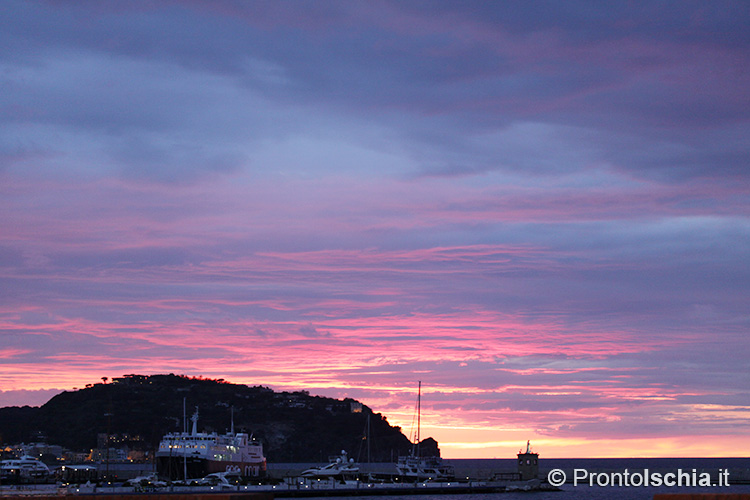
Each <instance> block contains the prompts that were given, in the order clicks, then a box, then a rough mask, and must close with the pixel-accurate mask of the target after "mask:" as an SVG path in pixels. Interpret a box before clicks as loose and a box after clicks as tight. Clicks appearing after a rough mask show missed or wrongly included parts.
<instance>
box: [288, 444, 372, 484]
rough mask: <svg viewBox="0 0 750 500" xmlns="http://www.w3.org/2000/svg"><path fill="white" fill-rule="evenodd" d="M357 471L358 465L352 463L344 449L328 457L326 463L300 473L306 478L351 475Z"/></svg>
mask: <svg viewBox="0 0 750 500" xmlns="http://www.w3.org/2000/svg"><path fill="white" fill-rule="evenodd" d="M358 472H359V465H358V464H355V463H354V459H353V458H349V457H348V456H347V454H346V451H345V450H341V455H339V456H334V457H329V458H328V465H325V466H320V467H311V468H309V469H307V470H306V471H304V472H302V474H300V475H301V476H302V477H308V478H317V479H328V478H331V477H342V476H353V475H356V474H357V473H358Z"/></svg>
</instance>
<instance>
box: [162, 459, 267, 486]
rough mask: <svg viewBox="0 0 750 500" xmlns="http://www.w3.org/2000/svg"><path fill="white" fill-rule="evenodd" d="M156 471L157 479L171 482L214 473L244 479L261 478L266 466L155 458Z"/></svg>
mask: <svg viewBox="0 0 750 500" xmlns="http://www.w3.org/2000/svg"><path fill="white" fill-rule="evenodd" d="M156 470H157V473H158V474H159V477H162V478H167V479H169V480H171V481H174V480H177V479H199V478H202V477H205V476H207V475H208V474H213V473H214V472H237V473H239V474H240V475H241V476H245V477H263V476H264V475H265V473H266V464H265V462H264V463H260V464H259V463H251V462H237V461H229V460H227V461H217V460H207V459H204V458H193V457H188V459H187V460H185V459H184V458H183V457H179V456H172V457H158V456H157V457H156ZM186 471H187V477H185V476H186Z"/></svg>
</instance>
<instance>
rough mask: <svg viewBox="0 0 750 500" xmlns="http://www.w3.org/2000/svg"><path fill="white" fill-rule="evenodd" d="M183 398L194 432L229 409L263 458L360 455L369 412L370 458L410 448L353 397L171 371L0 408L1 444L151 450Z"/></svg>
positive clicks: (430, 446) (220, 426)
mask: <svg viewBox="0 0 750 500" xmlns="http://www.w3.org/2000/svg"><path fill="white" fill-rule="evenodd" d="M183 401H185V402H186V403H185V404H186V406H187V413H188V416H190V414H192V413H193V411H194V408H195V407H196V406H197V407H198V408H199V412H200V420H199V422H198V428H199V430H200V431H207V432H211V431H216V432H219V433H222V432H225V431H226V430H228V429H229V427H230V425H231V418H232V417H231V415H232V412H233V414H234V425H235V430H236V431H237V432H241V431H244V432H248V433H251V434H254V436H255V437H256V438H258V439H259V440H260V441H261V442H262V443H263V445H264V449H265V453H266V457H267V458H268V460H269V462H320V461H324V460H325V459H326V457H328V456H329V455H334V454H337V453H338V452H339V451H340V450H347V451H348V452H349V455H350V456H352V457H355V458H356V457H357V455H359V459H360V460H362V461H364V460H365V457H366V455H365V453H366V452H365V450H366V441H365V439H364V438H365V429H366V426H367V418H368V416H369V419H370V424H369V428H370V433H369V434H370V453H371V459H372V461H383V462H387V461H390V460H391V459H392V457H396V456H398V455H399V454H401V455H404V454H406V453H408V451H409V450H410V448H411V444H410V442H409V440H408V438H407V437H406V436H404V435H403V433H402V432H401V429H400V428H399V427H397V426H391V425H390V424H389V423H388V421H387V419H386V417H384V416H383V415H381V414H380V413H374V412H373V411H372V410H371V409H370V408H368V407H367V406H365V405H363V404H361V403H359V402H358V401H355V400H353V399H343V400H338V399H332V398H325V397H320V396H311V395H310V394H309V393H308V392H307V391H298V392H275V391H273V390H271V389H269V388H267V387H262V386H253V387H250V386H247V385H239V384H231V383H228V382H226V381H224V380H221V379H219V380H211V379H203V378H190V377H185V376H182V375H174V374H169V375H150V376H146V375H125V376H123V377H121V378H116V379H113V381H112V383H109V384H107V383H97V384H92V385H89V386H87V387H86V388H85V389H80V390H74V391H66V392H63V393H61V394H58V395H57V396H55V397H53V398H52V399H50V400H49V401H48V402H47V403H46V404H44V405H43V406H41V407H29V406H25V407H6V408H0V433H1V434H0V442H4V443H8V444H10V443H20V442H32V441H39V440H45V441H46V442H48V443H49V444H57V445H61V446H63V447H65V448H69V449H71V450H76V451H88V450H90V449H92V448H96V447H104V445H103V443H102V442H101V439H100V441H99V442H97V438H98V437H99V436H100V435H104V436H106V435H110V436H112V437H111V438H110V440H111V441H110V442H111V443H114V442H117V443H123V442H124V443H126V444H127V445H128V446H129V447H130V448H134V449H139V448H140V449H144V450H154V449H155V448H156V446H157V445H158V443H159V440H160V439H161V437H162V436H163V435H164V434H166V433H167V432H173V431H178V432H179V431H181V430H183ZM232 408H233V410H232ZM105 439H106V438H105ZM422 443H423V444H422V445H421V446H420V449H421V450H423V451H422V453H423V454H424V455H430V454H439V449H438V448H437V442H436V441H434V440H433V439H431V438H427V439H425V440H424V441H423V442H422ZM111 446H116V445H115V444H111Z"/></svg>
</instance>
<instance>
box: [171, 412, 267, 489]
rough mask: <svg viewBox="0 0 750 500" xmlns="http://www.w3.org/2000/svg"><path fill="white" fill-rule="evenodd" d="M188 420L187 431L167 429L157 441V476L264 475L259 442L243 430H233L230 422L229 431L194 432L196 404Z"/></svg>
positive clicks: (264, 460)
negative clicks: (231, 473) (190, 427)
mask: <svg viewBox="0 0 750 500" xmlns="http://www.w3.org/2000/svg"><path fill="white" fill-rule="evenodd" d="M190 420H191V421H192V423H193V426H192V431H191V432H190V433H187V432H180V433H176V432H175V433H169V434H166V435H165V436H164V437H163V438H162V440H161V442H160V443H159V450H158V451H157V452H156V464H157V471H158V473H159V475H160V477H165V478H169V479H187V478H194V477H203V476H206V475H208V474H212V473H215V472H234V473H238V474H240V475H241V476H246V477H258V476H263V475H265V472H266V458H265V457H264V456H263V445H262V444H261V443H260V442H258V441H256V440H255V439H253V438H252V437H251V436H249V435H248V434H246V433H242V432H240V433H235V432H234V422H233V423H232V430H231V431H230V432H228V433H226V434H217V433H216V432H212V433H207V432H198V409H197V408H196V410H195V413H194V414H193V416H192V417H191V419H190Z"/></svg>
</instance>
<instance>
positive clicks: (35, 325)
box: [0, 0, 750, 458]
mask: <svg viewBox="0 0 750 500" xmlns="http://www.w3.org/2000/svg"><path fill="white" fill-rule="evenodd" d="M749 25H750V3H748V2H744V1H737V2H731V1H716V2H691V1H676V2H670V1H663V2H661V1H660V2H649V1H644V2H599V1H582V0H571V1H559V2H548V1H532V2H527V1H507V2H484V1H460V2H459V1H454V2H452V1H429V2H427V1H417V0H410V1H380V0H372V1H356V0H355V1H325V2H320V1H315V2H312V1H310V2H308V1H301V0H292V1H287V2H278V1H260V0H259V1H253V2H240V1H237V2H235V1H199V0H193V1H187V0H186V1H167V0H165V1H159V2H153V1H138V0H136V1H131V0H128V1H118V0H112V1H108V2H99V1H85V0H84V1H76V2H64V1H49V2H47V1H31V2H29V1H14V0H8V1H4V2H0V47H2V49H0V406H14V405H24V404H30V405H41V404H43V403H44V402H46V401H47V400H48V399H49V398H50V397H51V396H53V395H54V394H57V393H59V392H60V391H62V390H71V389H73V388H82V387H84V386H85V385H86V384H90V383H96V382H99V381H100V380H101V378H102V377H110V378H111V377H119V376H122V375H124V374H131V373H135V374H156V373H175V374H184V375H188V376H203V377H211V378H224V379H226V380H228V381H230V382H234V383H242V384H249V385H264V386H268V387H271V388H273V389H276V390H301V389H305V390H309V391H310V392H311V393H312V394H318V395H323V396H330V397H337V398H343V397H352V398H355V399H358V400H360V401H362V402H363V403H364V404H366V405H368V406H369V407H371V408H372V409H373V410H374V411H376V412H380V413H383V414H384V415H386V416H387V417H388V420H389V422H391V423H392V424H395V425H401V426H402V427H403V428H404V430H405V432H407V433H409V430H410V429H411V424H412V421H413V411H414V404H415V399H416V391H417V384H418V381H421V382H422V386H423V394H422V429H421V435H422V437H425V436H433V437H434V438H435V439H437V440H438V441H439V443H440V448H441V450H442V454H443V456H444V457H448V458H470V457H471V458H492V457H498V458H511V457H514V456H515V453H517V451H518V449H519V448H521V447H523V445H524V444H525V443H526V441H527V440H529V439H530V440H531V442H532V446H533V447H534V448H535V450H536V451H538V452H539V453H541V456H542V457H627V456H645V457H648V456H666V457H686V456H687V457H689V456H748V454H750V432H749V431H750V369H749V368H748V366H749V365H748V359H750V335H749V333H750V306H749V304H750V162H749V159H750V92H748V89H749V88H750V30H748V29H747V26H749Z"/></svg>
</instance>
